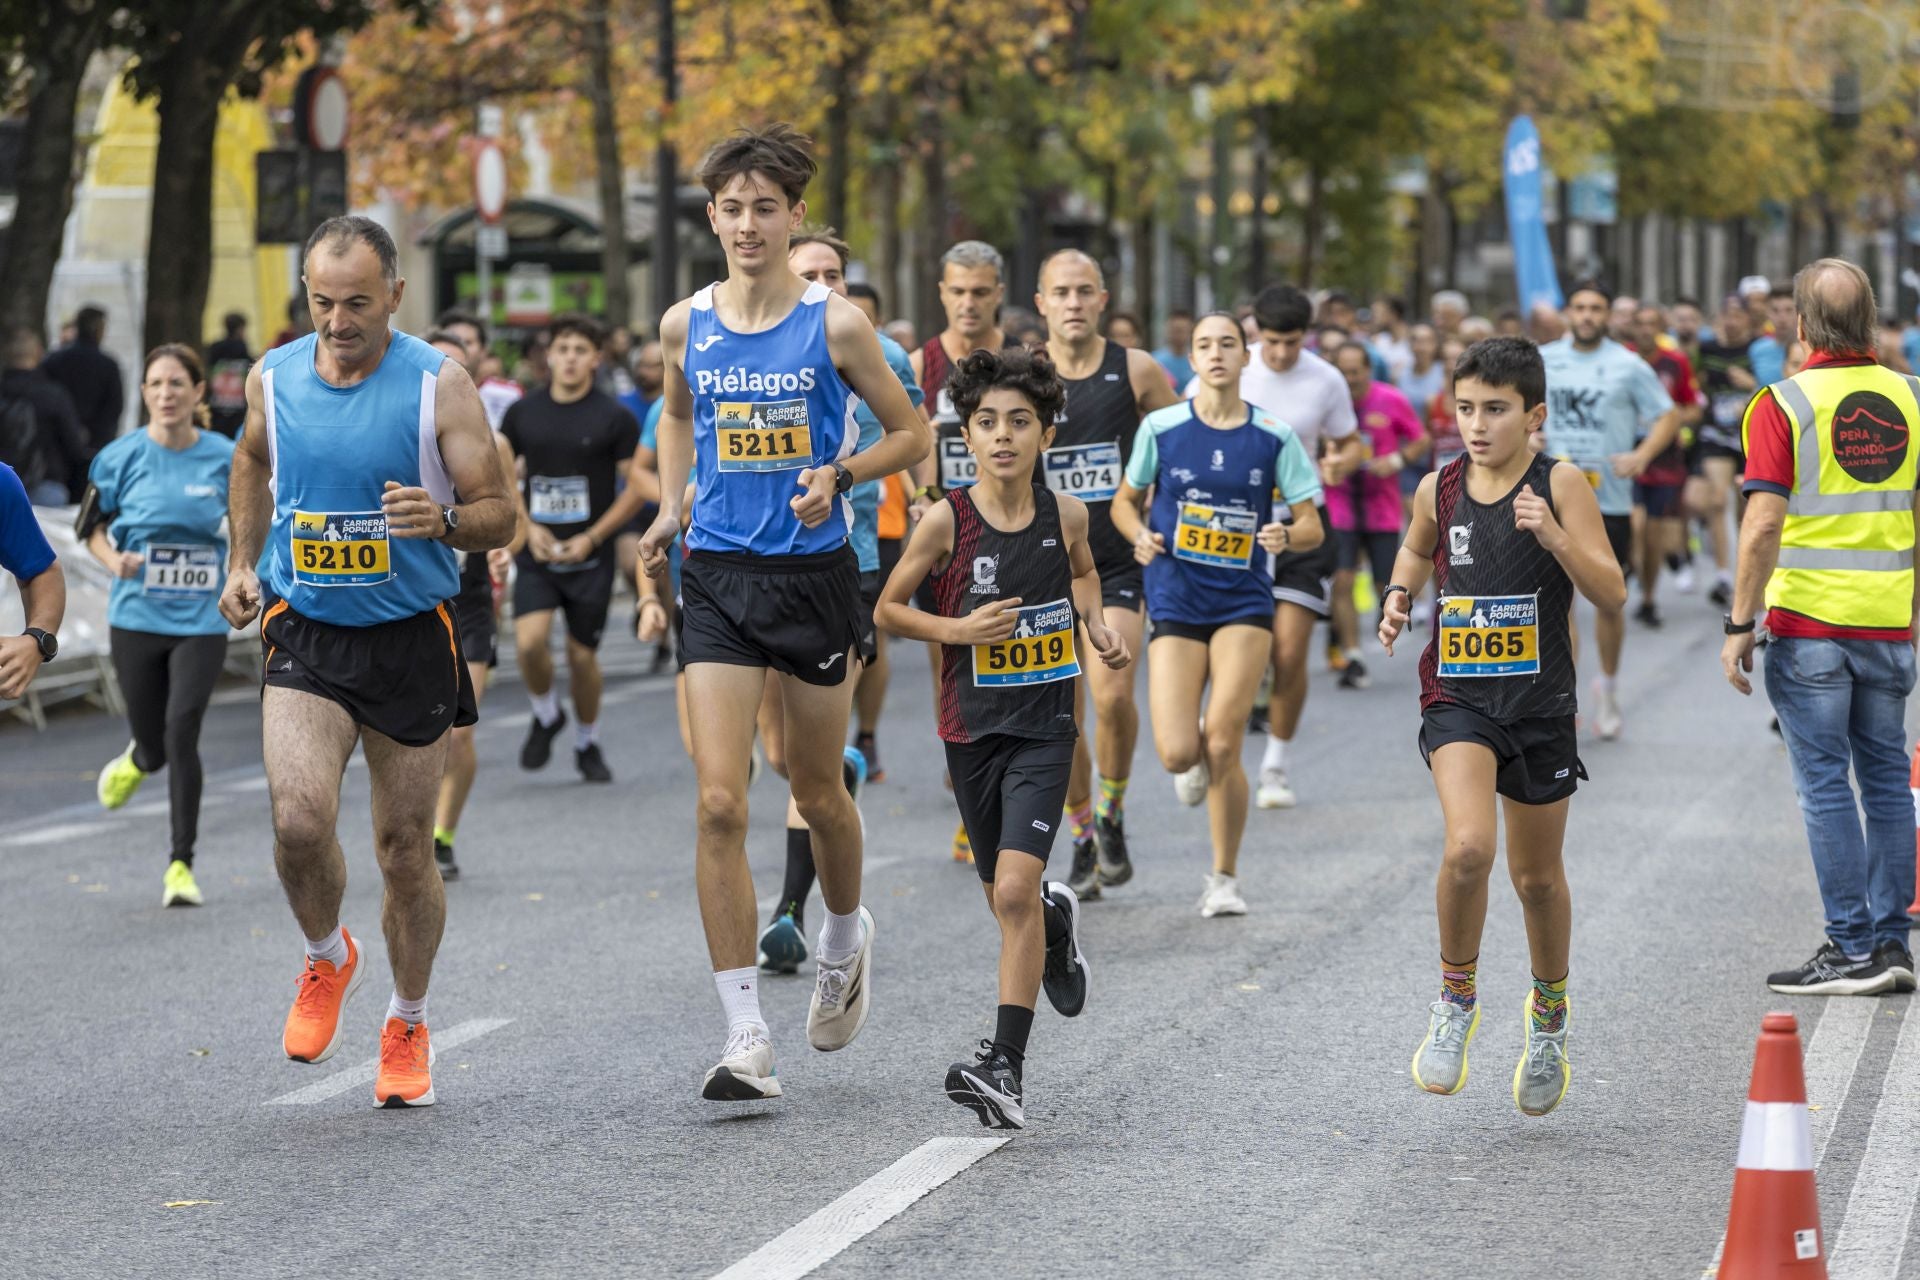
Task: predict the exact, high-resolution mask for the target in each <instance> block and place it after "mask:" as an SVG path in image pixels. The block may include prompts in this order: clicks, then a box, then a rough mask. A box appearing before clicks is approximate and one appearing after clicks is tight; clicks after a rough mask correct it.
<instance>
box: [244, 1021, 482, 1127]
mask: <svg viewBox="0 0 1920 1280" xmlns="http://www.w3.org/2000/svg"><path fill="white" fill-rule="evenodd" d="M512 1021H513V1019H512V1018H473V1019H471V1020H469V1021H467V1022H462V1023H459V1024H457V1025H455V1026H452V1027H449V1028H447V1029H446V1030H445V1031H435V1032H433V1052H434V1055H435V1057H443V1056H445V1053H446V1051H447V1050H448V1049H451V1048H453V1047H454V1046H455V1045H461V1044H465V1043H466V1042H467V1041H469V1040H475V1039H478V1038H479V1037H481V1036H483V1035H486V1034H487V1032H489V1031H498V1030H499V1029H500V1028H502V1027H504V1026H506V1025H507V1024H508V1023H509V1022H512ZM379 1070H380V1059H378V1058H372V1059H369V1060H368V1061H366V1062H362V1063H360V1064H359V1065H358V1066H353V1067H348V1068H347V1069H346V1070H345V1071H338V1072H335V1073H334V1074H333V1075H330V1076H328V1077H327V1078H326V1079H324V1080H316V1081H314V1082H313V1083H312V1084H310V1085H307V1086H306V1087H305V1088H303V1089H295V1090H294V1091H293V1092H292V1093H283V1094H281V1095H280V1096H279V1097H277V1098H269V1099H267V1101H266V1103H265V1104H264V1105H266V1106H269V1107H278V1106H307V1105H310V1104H312V1103H315V1102H325V1101H326V1100H327V1099H328V1098H331V1097H333V1096H334V1095H335V1094H339V1093H345V1092H346V1091H347V1090H349V1089H351V1088H353V1087H354V1086H355V1085H357V1084H371V1083H372V1082H373V1077H374V1075H375V1074H376V1073H377V1072H378V1071H379Z"/></svg>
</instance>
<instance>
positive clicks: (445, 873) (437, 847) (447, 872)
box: [433, 840, 460, 880]
mask: <svg viewBox="0 0 1920 1280" xmlns="http://www.w3.org/2000/svg"><path fill="white" fill-rule="evenodd" d="M433 861H434V865H436V866H438V867H439V868H440V878H441V879H442V880H458V879H459V878H460V864H459V863H457V862H455V861H454V860H453V846H452V845H450V844H448V843H447V842H446V841H444V840H435V841H434V842H433Z"/></svg>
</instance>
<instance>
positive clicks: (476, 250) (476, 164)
mask: <svg viewBox="0 0 1920 1280" xmlns="http://www.w3.org/2000/svg"><path fill="white" fill-rule="evenodd" d="M500 117H501V111H500V108H499V107H496V106H493V105H491V104H486V105H482V106H481V108H480V128H479V134H480V146H479V148H478V149H477V150H476V151H475V152H474V156H473V212H474V222H475V225H474V235H473V261H474V275H475V277H476V282H477V285H478V288H479V291H480V296H479V298H478V299H476V302H475V306H474V312H475V314H477V315H478V316H479V317H480V319H481V321H482V323H484V324H485V326H486V328H487V332H488V333H489V334H491V333H492V331H493V260H494V258H495V257H496V256H498V255H496V253H495V250H497V249H498V248H499V247H500V246H499V244H498V241H500V240H503V239H504V238H505V237H504V236H503V235H502V234H501V233H502V232H504V231H505V230H506V228H505V227H503V226H501V222H500V220H501V218H502V217H503V216H505V214H506V210H507V163H506V160H505V158H504V157H502V156H501V154H500V144H499V142H498V141H496V140H497V139H498V138H499V137H500V123H501V120H500Z"/></svg>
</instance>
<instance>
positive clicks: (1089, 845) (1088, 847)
mask: <svg viewBox="0 0 1920 1280" xmlns="http://www.w3.org/2000/svg"><path fill="white" fill-rule="evenodd" d="M1067 887H1068V888H1069V889H1072V890H1073V892H1074V893H1075V895H1077V896H1078V897H1079V898H1080V900H1081V901H1082V902H1085V901H1088V900H1089V899H1092V898H1097V897H1099V896H1100V864H1099V861H1098V858H1097V855H1096V854H1095V853H1094V848H1093V839H1092V837H1088V838H1087V839H1085V840H1076V841H1075V842H1074V845H1073V870H1072V871H1071V872H1069V873H1068V875H1067Z"/></svg>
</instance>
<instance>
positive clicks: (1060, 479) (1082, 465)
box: [1045, 440, 1120, 502]
mask: <svg viewBox="0 0 1920 1280" xmlns="http://www.w3.org/2000/svg"><path fill="white" fill-rule="evenodd" d="M1045 462H1046V473H1047V488H1049V489H1051V490H1053V491H1054V492H1055V493H1064V494H1068V495H1070V496H1072V497H1075V498H1078V499H1080V501H1082V502H1111V501H1112V500H1113V495H1114V494H1116V493H1118V492H1120V446H1119V445H1118V444H1116V443H1114V442H1113V441H1111V440H1102V441H1099V442H1098V443H1096V444H1074V445H1064V446H1062V447H1060V448H1058V449H1049V450H1047V452H1046V458H1045Z"/></svg>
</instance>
